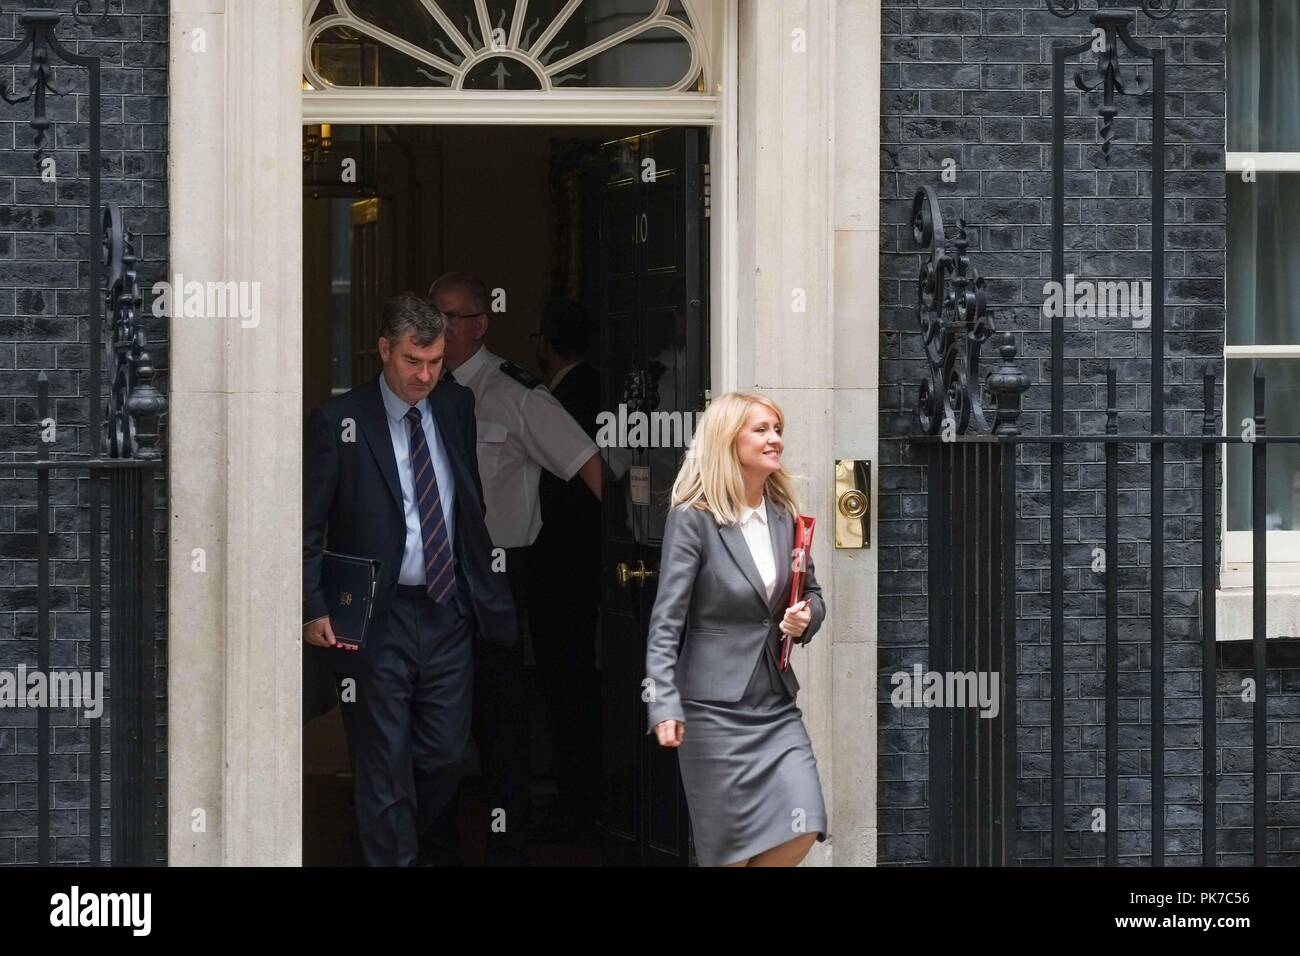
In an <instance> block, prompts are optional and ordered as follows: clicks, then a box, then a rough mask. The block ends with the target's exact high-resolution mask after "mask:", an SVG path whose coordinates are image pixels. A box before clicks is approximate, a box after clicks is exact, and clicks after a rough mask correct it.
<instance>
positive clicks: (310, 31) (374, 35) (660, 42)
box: [303, 0, 708, 93]
mask: <svg viewBox="0 0 1300 956" xmlns="http://www.w3.org/2000/svg"><path fill="white" fill-rule="evenodd" d="M690 5H691V0H308V3H307V5H306V13H305V15H304V28H305V30H306V35H305V37H304V40H305V43H304V51H305V62H304V64H303V73H304V75H305V77H306V79H307V81H308V82H309V83H311V85H312V86H313V87H314V88H315V89H318V90H320V89H328V88H330V87H359V86H368V87H417V88H419V87H424V88H430V89H439V88H442V89H447V90H513V91H522V90H533V91H552V90H564V89H575V90H583V89H586V90H592V89H623V90H632V89H635V90H643V91H644V90H655V91H661V92H678V93H692V92H704V91H705V90H707V89H708V87H707V85H706V84H707V81H708V78H707V77H706V75H705V72H706V65H707V64H706V56H705V51H704V43H703V42H702V39H701V36H700V33H699V30H698V29H697V24H696V23H695V21H694V19H693V16H692V11H691V9H690Z"/></svg>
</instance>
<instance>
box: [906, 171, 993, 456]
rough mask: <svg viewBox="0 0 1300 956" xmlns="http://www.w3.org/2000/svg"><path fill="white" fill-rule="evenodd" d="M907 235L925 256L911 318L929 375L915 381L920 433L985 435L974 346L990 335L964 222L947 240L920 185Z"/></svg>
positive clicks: (931, 195)
mask: <svg viewBox="0 0 1300 956" xmlns="http://www.w3.org/2000/svg"><path fill="white" fill-rule="evenodd" d="M912 235H913V237H914V238H915V239H916V242H917V244H918V245H919V246H921V247H922V248H923V249H925V250H927V251H928V252H929V256H928V257H927V258H926V260H925V262H924V263H923V264H922V265H921V273H920V277H919V280H918V283H917V317H918V319H919V321H920V326H921V341H922V344H923V346H924V348H925V358H926V361H927V363H928V364H929V374H928V375H927V377H926V378H923V379H922V380H921V388H920V395H919V396H918V398H917V403H916V423H917V428H918V430H919V431H920V433H921V434H923V435H938V434H939V433H940V432H941V431H943V430H944V429H945V424H944V423H945V422H951V425H948V426H947V428H948V430H949V431H950V432H951V433H954V434H958V435H961V434H965V433H966V432H967V431H968V430H970V429H972V428H973V429H974V430H975V431H977V432H988V431H989V422H988V419H987V417H986V415H985V413H984V401H983V397H982V395H981V386H980V384H979V382H980V378H979V362H980V347H981V346H982V345H983V344H984V342H986V341H987V340H988V338H989V336H991V335H992V334H993V323H992V320H991V318H990V317H989V316H988V314H987V313H986V308H985V301H984V279H983V278H982V277H981V276H980V274H979V272H978V270H976V268H975V266H974V265H973V264H972V263H971V260H970V257H969V256H967V255H966V250H967V248H968V247H969V245H970V242H969V240H968V239H967V237H966V223H965V221H964V220H958V222H957V234H956V237H955V238H953V239H949V238H948V236H947V232H946V230H945V229H944V225H943V217H942V215H941V213H940V211H939V200H938V197H937V196H936V195H935V192H934V190H933V189H931V188H930V187H929V186H922V187H921V188H920V189H918V190H917V192H916V197H915V198H914V199H913V200H912Z"/></svg>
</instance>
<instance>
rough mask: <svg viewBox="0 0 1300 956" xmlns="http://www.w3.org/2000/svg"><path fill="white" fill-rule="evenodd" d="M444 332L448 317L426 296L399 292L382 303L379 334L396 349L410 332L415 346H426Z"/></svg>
mask: <svg viewBox="0 0 1300 956" xmlns="http://www.w3.org/2000/svg"><path fill="white" fill-rule="evenodd" d="M446 331H447V317H446V316H445V315H443V314H442V313H441V312H439V311H438V310H437V309H435V308H434V307H433V305H432V303H430V302H429V301H428V300H427V299H422V298H421V297H420V296H418V295H416V294H415V293H414V292H402V293H400V294H398V295H395V296H393V297H392V298H391V299H389V300H388V301H387V302H385V303H384V311H383V315H382V316H381V320H380V326H379V334H380V335H382V336H383V337H384V338H386V339H387V340H388V344H389V345H390V346H392V347H393V348H396V347H397V345H398V343H400V342H401V341H402V339H404V338H405V337H406V334H407V333H408V332H409V333H410V334H411V336H412V338H413V339H414V340H415V345H416V347H417V348H427V347H428V346H430V345H432V344H433V343H434V342H435V341H437V340H438V339H440V338H441V337H442V336H443V334H444V333H446Z"/></svg>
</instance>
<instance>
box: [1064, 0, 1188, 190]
mask: <svg viewBox="0 0 1300 956" xmlns="http://www.w3.org/2000/svg"><path fill="white" fill-rule="evenodd" d="M1046 3H1047V9H1048V10H1049V11H1050V12H1051V13H1053V14H1055V15H1056V16H1058V17H1061V18H1062V19H1065V18H1067V17H1070V16H1073V15H1074V14H1076V13H1078V12H1079V0H1046ZM1177 9H1178V0H1163V2H1161V0H1143V2H1142V12H1143V13H1145V14H1146V15H1147V16H1148V17H1151V18H1152V19H1154V20H1163V19H1165V18H1166V17H1168V16H1169V15H1170V14H1172V13H1173V12H1174V11H1175V10H1177ZM1135 17H1136V14H1134V13H1133V11H1131V10H1108V11H1101V12H1098V13H1094V14H1092V15H1091V16H1089V17H1088V20H1089V22H1090V23H1091V24H1092V25H1093V29H1094V31H1096V30H1100V31H1101V32H1102V38H1101V39H1102V49H1101V50H1100V51H1097V64H1096V67H1095V68H1094V69H1093V70H1092V71H1091V72H1092V75H1091V76H1090V77H1089V76H1087V75H1086V74H1087V73H1088V71H1086V70H1083V69H1080V70H1078V71H1076V72H1075V74H1074V77H1073V79H1074V86H1075V88H1076V89H1078V90H1079V91H1081V92H1083V93H1096V92H1098V91H1100V92H1101V96H1102V102H1101V106H1099V107H1098V108H1097V115H1098V116H1099V117H1100V119H1101V130H1100V133H1099V136H1098V139H1099V140H1100V142H1101V154H1102V158H1103V159H1104V160H1105V162H1106V163H1107V164H1109V163H1110V153H1111V144H1112V143H1113V142H1114V139H1115V119H1116V117H1118V116H1119V112H1120V110H1119V106H1118V103H1117V99H1118V97H1121V96H1142V95H1143V94H1144V93H1146V92H1148V91H1149V90H1150V89H1151V81H1150V80H1149V79H1148V77H1146V76H1144V75H1143V74H1141V73H1138V72H1137V71H1136V69H1135V70H1134V72H1133V76H1132V79H1127V78H1125V76H1124V71H1123V67H1122V65H1121V63H1120V53H1119V51H1120V44H1121V43H1123V45H1124V47H1125V49H1127V50H1128V51H1129V52H1130V53H1132V54H1134V55H1135V56H1139V57H1142V58H1145V59H1148V60H1149V59H1152V56H1151V51H1150V49H1148V48H1147V47H1144V46H1142V45H1141V44H1140V43H1138V42H1137V41H1136V40H1134V39H1133V34H1132V32H1131V27H1132V26H1133V21H1134V19H1135ZM1089 50H1094V51H1095V50H1096V44H1095V42H1094V41H1091V40H1089V41H1087V42H1085V43H1083V44H1081V45H1079V46H1077V47H1071V48H1069V51H1068V53H1069V54H1070V55H1073V54H1078V53H1086V52H1088V51H1089Z"/></svg>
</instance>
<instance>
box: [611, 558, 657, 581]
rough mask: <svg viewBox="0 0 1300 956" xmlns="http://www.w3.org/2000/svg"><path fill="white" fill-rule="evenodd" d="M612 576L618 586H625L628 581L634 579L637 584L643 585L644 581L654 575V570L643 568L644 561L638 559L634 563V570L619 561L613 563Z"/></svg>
mask: <svg viewBox="0 0 1300 956" xmlns="http://www.w3.org/2000/svg"><path fill="white" fill-rule="evenodd" d="M614 576H615V577H616V578H617V579H618V586H619V587H621V588H625V587H627V582H628V581H635V582H636V583H637V584H640V585H641V586H643V587H644V586H645V583H646V581H647V580H648V579H649V578H652V577H654V576H655V572H654V571H647V570H646V569H645V562H644V561H638V562H637V563H636V570H633V569H632V568H630V567H628V565H627V563H626V562H624V561H620V562H619V563H618V564H616V565H614Z"/></svg>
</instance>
